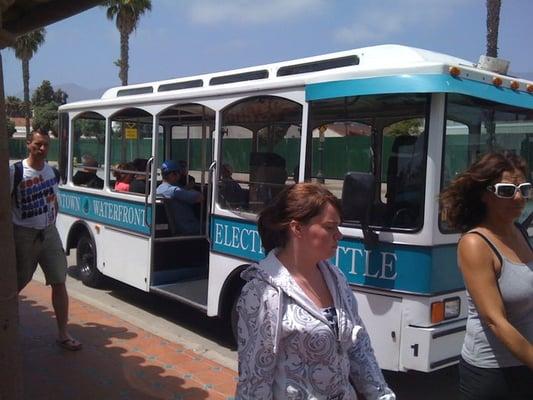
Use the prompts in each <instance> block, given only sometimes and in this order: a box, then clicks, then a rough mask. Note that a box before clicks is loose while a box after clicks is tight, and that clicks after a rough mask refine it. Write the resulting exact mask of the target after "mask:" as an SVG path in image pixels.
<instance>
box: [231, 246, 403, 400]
mask: <svg viewBox="0 0 533 400" xmlns="http://www.w3.org/2000/svg"><path fill="white" fill-rule="evenodd" d="M275 252H276V250H273V251H271V252H270V253H269V254H268V256H267V258H265V259H264V260H262V261H261V262H260V263H259V265H257V264H254V265H252V266H251V267H250V268H248V269H247V270H245V271H244V272H243V273H242V274H241V277H242V278H243V279H244V280H246V281H248V282H247V284H246V285H245V286H244V288H243V290H242V292H241V296H240V299H239V301H238V304H237V310H238V313H239V323H238V333H239V340H238V347H239V382H238V384H237V399H243V400H245V399H254V400H262V399H278V400H282V399H283V400H285V399H288V400H291V399H298V400H300V399H302V400H304V399H307V400H311V399H313V400H314V399H316V400H322V399H324V400H355V399H357V394H356V391H355V389H357V391H358V392H359V393H361V394H362V395H363V396H364V397H365V399H366V400H394V399H395V398H396V397H395V395H394V393H393V392H392V391H391V390H390V389H389V388H388V386H387V384H386V382H385V379H384V378H383V374H382V373H381V370H380V368H379V366H378V364H377V361H376V358H375V356H374V351H373V350H372V347H371V344H370V338H369V336H368V333H367V332H366V329H365V328H364V325H363V322H362V321H361V318H360V317H359V315H358V313H357V302H356V300H355V297H354V295H353V293H352V291H351V289H350V287H349V286H348V283H347V281H346V278H345V277H344V275H343V274H342V273H341V271H340V270H339V269H338V268H337V267H335V266H333V265H332V264H330V263H329V262H327V261H324V262H320V263H319V265H318V268H319V269H320V271H321V272H322V275H323V276H324V279H325V281H326V284H327V286H328V288H329V290H330V292H331V294H332V297H333V302H334V307H335V309H336V313H337V324H338V329H332V327H331V325H330V323H329V322H328V319H327V318H326V317H325V315H324V313H323V311H322V310H320V309H319V308H318V307H317V306H316V305H315V304H314V303H313V302H312V301H311V300H310V299H309V298H308V297H307V295H306V294H305V293H304V292H303V291H302V289H301V288H300V287H299V286H298V284H297V283H296V282H295V280H294V279H293V278H292V276H291V275H290V273H289V272H288V271H287V269H286V268H285V267H284V266H283V265H282V264H281V262H280V261H279V260H278V258H277V257H276V255H275ZM354 388H355V389H354Z"/></svg>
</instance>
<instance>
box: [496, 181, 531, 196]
mask: <svg viewBox="0 0 533 400" xmlns="http://www.w3.org/2000/svg"><path fill="white" fill-rule="evenodd" d="M531 189H532V185H531V183H529V182H524V183H521V184H520V185H514V184H512V183H496V184H494V185H492V186H487V190H488V191H490V192H492V193H494V194H495V195H496V197H499V198H500V199H512V198H513V197H514V196H515V194H516V192H517V191H520V195H521V196H522V197H523V198H524V199H529V198H530V197H531Z"/></svg>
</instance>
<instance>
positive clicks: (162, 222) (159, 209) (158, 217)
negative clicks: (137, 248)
mask: <svg viewBox="0 0 533 400" xmlns="http://www.w3.org/2000/svg"><path fill="white" fill-rule="evenodd" d="M163 200H164V198H162V197H157V198H156V202H155V233H156V237H162V236H168V235H169V234H171V232H170V227H169V224H168V216H167V211H166V208H165V204H164V201H163Z"/></svg>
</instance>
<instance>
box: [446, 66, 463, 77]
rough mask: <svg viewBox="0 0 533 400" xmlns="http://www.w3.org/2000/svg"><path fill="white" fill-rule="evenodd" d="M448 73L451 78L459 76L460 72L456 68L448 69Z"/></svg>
mask: <svg viewBox="0 0 533 400" xmlns="http://www.w3.org/2000/svg"><path fill="white" fill-rule="evenodd" d="M448 71H449V72H450V75H451V76H453V77H457V76H459V75H461V70H460V69H459V68H458V67H450V68H449V69H448Z"/></svg>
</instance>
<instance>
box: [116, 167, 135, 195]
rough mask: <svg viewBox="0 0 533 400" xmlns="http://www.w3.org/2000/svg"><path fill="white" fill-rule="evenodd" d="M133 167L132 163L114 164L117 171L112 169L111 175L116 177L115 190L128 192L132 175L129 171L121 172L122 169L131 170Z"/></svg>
mask: <svg viewBox="0 0 533 400" xmlns="http://www.w3.org/2000/svg"><path fill="white" fill-rule="evenodd" d="M133 168H134V167H133V164H132V163H120V164H118V165H117V166H116V169H117V170H118V171H114V172H113V175H114V176H115V178H116V182H115V190H116V191H117V192H129V191H130V183H131V181H132V179H133V175H132V174H131V173H129V172H122V171H132V170H133Z"/></svg>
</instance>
